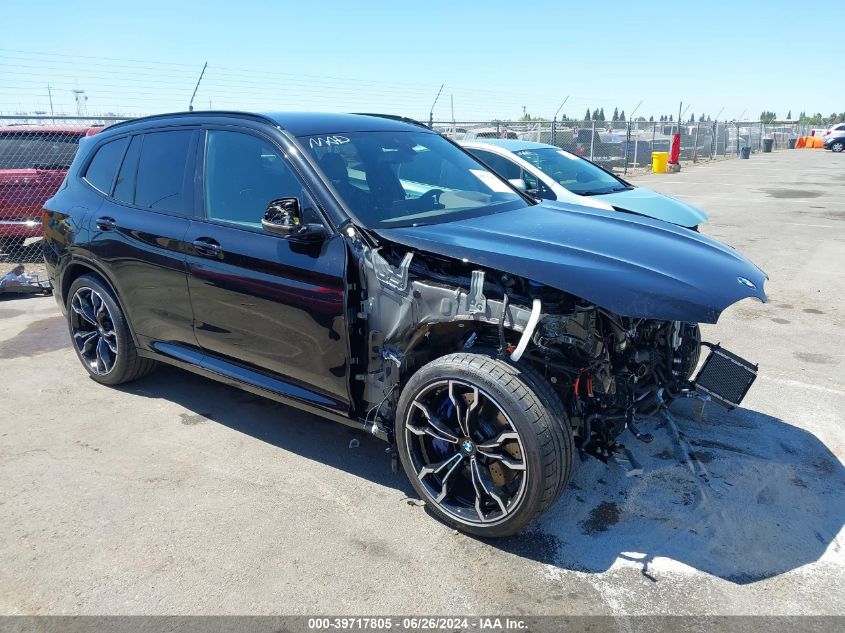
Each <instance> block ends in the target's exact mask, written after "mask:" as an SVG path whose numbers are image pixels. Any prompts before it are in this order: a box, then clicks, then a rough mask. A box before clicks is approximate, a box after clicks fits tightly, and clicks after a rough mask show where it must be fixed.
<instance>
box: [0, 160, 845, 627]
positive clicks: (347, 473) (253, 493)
mask: <svg viewBox="0 0 845 633" xmlns="http://www.w3.org/2000/svg"><path fill="white" fill-rule="evenodd" d="M843 169H845V156H837V155H831V154H830V153H825V152H821V151H793V152H780V153H775V154H767V155H755V156H754V157H753V158H752V159H751V160H750V161H738V160H734V161H726V162H717V163H713V164H709V165H702V166H697V167H690V168H686V169H685V170H684V171H683V172H681V173H680V174H676V175H667V176H652V175H648V176H640V177H637V178H636V179H635V181H636V183H637V184H639V185H642V186H648V187H651V188H654V189H656V190H659V191H662V192H666V193H670V194H671V195H676V196H678V197H681V198H684V199H685V200H688V201H690V202H692V203H694V204H697V205H699V206H701V207H702V208H704V209H705V210H707V211H708V212H709V213H710V215H711V217H710V222H709V223H708V224H706V225H705V226H704V227H703V232H705V233H708V234H710V235H713V236H714V237H716V238H718V239H721V240H723V241H725V242H727V243H729V244H732V245H734V246H736V247H737V248H739V249H740V250H741V251H742V252H743V253H745V254H746V255H747V256H749V257H750V258H751V259H752V260H754V261H755V262H756V263H758V264H759V265H760V266H762V267H763V268H764V269H765V270H766V271H767V272H768V273H769V275H770V276H771V280H770V282H769V284H768V286H767V289H768V292H769V295H770V297H771V301H770V302H769V303H767V304H765V305H764V304H760V303H757V302H750V301H747V302H743V303H740V304H738V305H735V306H733V307H731V308H730V309H728V310H727V311H726V312H725V314H724V315H723V318H722V320H721V322H720V323H719V325H717V326H708V327H705V328H704V334H705V338H707V339H709V340H713V341H721V342H722V343H723V344H724V345H725V346H726V347H727V348H729V349H732V350H733V351H735V352H736V353H738V354H740V355H741V356H744V357H746V358H749V359H751V360H753V361H754V362H759V363H760V378H759V379H758V381H757V383H756V384H755V385H754V387H753V388H752V391H751V393H750V394H749V396H748V398H747V399H746V401H745V403H744V407H743V408H742V409H740V410H737V411H734V412H732V413H729V414H728V413H726V412H724V411H722V410H720V409H719V408H718V407H716V406H712V405H711V406H710V407H708V409H707V410H706V412H705V416H704V419H703V421H702V423H700V424H698V423H696V422H695V421H694V420H693V417H692V411H691V408H690V407H687V406H683V405H682V404H679V405H677V408H676V409H675V417H676V419H677V421H678V425H679V426H680V428H681V429H682V431H683V433H684V434H685V436H686V439H687V442H688V443H689V446H690V448H691V453H692V455H693V458H694V459H693V461H692V462H691V464H692V466H693V469H694V470H691V469H690V463H688V462H687V461H686V460H683V459H681V460H679V459H678V457H677V450H676V446H675V444H674V443H673V441H672V440H671V436H670V433H669V428H668V427H667V426H666V424H665V423H663V422H661V421H659V420H655V421H653V422H652V423H650V424H645V425H644V426H646V427H648V428H646V429H645V430H647V431H649V432H651V433H653V434H654V436H655V441H654V442H653V443H651V444H647V445H646V444H641V443H638V442H637V441H636V440H635V439H634V438H632V437H630V436H629V435H626V436H625V441H626V444H627V445H628V446H629V447H630V448H631V449H632V450H633V451H634V452H635V454H636V455H637V457H638V458H639V459H640V461H641V462H642V463H643V465H644V467H645V474H644V475H643V476H642V477H639V478H628V477H625V476H624V474H623V473H622V472H621V471H620V470H619V469H617V468H615V467H607V466H605V465H603V464H601V463H599V462H597V461H595V460H589V461H586V462H583V463H580V464H578V465H577V467H576V472H575V474H574V477H573V480H572V482H571V485H570V490H569V491H568V492H567V494H565V495H564V498H563V499H561V501H560V502H559V503H558V504H556V505H555V506H554V507H553V508H552V509H551V511H550V512H549V513H548V514H547V515H546V516H545V517H544V518H543V519H542V520H541V522H540V523H539V524H538V525H536V526H535V527H534V528H533V529H532V530H531V531H530V532H528V533H527V534H524V535H520V536H519V537H515V538H511V539H505V540H500V541H490V542H488V541H482V540H478V539H473V538H469V537H467V536H463V535H461V534H458V533H456V532H454V531H452V530H450V529H447V528H446V527H444V526H443V525H441V524H439V523H438V522H436V521H435V520H434V519H432V518H431V517H430V516H429V515H428V513H427V512H426V510H425V508H424V507H423V506H422V504H421V503H420V502H419V500H417V499H415V498H414V497H413V493H412V490H411V488H410V486H409V484H408V483H407V482H406V481H405V480H404V478H403V477H402V476H401V475H397V474H392V473H391V472H390V469H389V463H388V460H387V458H386V457H385V455H384V448H385V446H384V444H382V443H381V442H379V441H377V440H375V439H373V438H371V437H367V436H365V435H364V434H361V433H358V432H356V431H353V430H350V429H347V428H345V427H341V426H339V425H335V424H332V423H330V422H326V421H323V420H321V419H319V418H316V417H313V416H310V415H307V414H304V413H301V412H299V411H296V410H294V409H290V408H286V407H283V406H280V405H277V404H274V403H272V402H268V401H264V400H262V399H260V398H257V397H254V396H251V395H248V394H245V393H242V392H239V391H236V390H234V389H231V388H228V387H225V386H222V385H220V384H216V383H212V382H209V381H205V380H203V379H200V378H198V377H195V376H193V375H190V374H187V373H183V372H180V371H178V370H175V369H168V368H163V369H162V370H161V371H159V372H157V373H156V374H154V375H152V376H150V377H149V378H147V379H145V380H143V381H139V382H138V383H135V384H132V385H128V386H126V387H123V388H118V389H111V388H107V387H102V386H99V385H97V384H95V383H94V382H92V381H90V380H88V379H87V378H86V377H85V374H84V372H83V370H82V368H80V367H79V366H78V361H77V360H76V358H75V356H74V354H73V352H72V350H71V349H70V348H69V343H68V335H67V330H66V327H65V324H64V321H63V320H62V318H61V316H60V314H59V311H58V309H57V307H56V305H55V302H54V301H53V300H52V299H51V298H29V299H8V298H7V299H4V300H0V363H2V364H0V368H2V379H0V481H2V482H3V485H2V486H0V526H2V527H3V532H4V538H3V540H2V541H0V613H1V614H223V613H225V614H238V613H242V614H245V613H262V614H274V613H300V614H309V613H311V614H313V613H336V614H339V613H343V614H374V613H389V614H397V615H398V614H410V613H427V614H447V615H454V614H459V613H512V614H570V615H574V614H672V615H682V614H763V613H765V614H772V613H778V614H840V615H841V614H845V607H843V603H842V600H841V597H842V596H843V595H845V552H843V545H845V541H843V532H842V528H843V524H845V468H843V457H845V431H843V428H842V412H843V411H845V372H843V364H845V335H843V331H845V330H843V315H845V300H843V297H845V210H844V209H843V203H842V200H843V199H845V184H843V181H842V178H841V174H842V173H843ZM2 265H3V264H2V263H0V266H2ZM0 272H2V270H0ZM353 438H359V439H360V445H359V446H358V447H357V448H350V440H351V439H353Z"/></svg>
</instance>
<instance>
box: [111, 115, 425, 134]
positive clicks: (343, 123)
mask: <svg viewBox="0 0 845 633" xmlns="http://www.w3.org/2000/svg"><path fill="white" fill-rule="evenodd" d="M208 118H226V119H237V118H246V119H251V120H253V121H254V120H256V119H258V120H262V121H265V122H267V123H270V124H276V125H278V126H280V127H282V128H283V129H284V130H286V131H288V132H290V133H291V134H293V135H294V136H311V135H313V134H338V133H344V132H378V131H388V132H389V131H406V132H407V131H412V130H413V131H417V132H419V131H423V130H425V129H427V128H423V127H420V126H419V125H415V124H411V123H405V122H403V121H399V120H397V119H396V118H395V117H388V116H384V117H382V116H371V115H364V114H340V113H330V112H238V111H217V110H195V111H193V112H172V113H169V114H156V115H153V116H148V117H143V118H140V119H131V120H129V121H124V122H122V123H118V124H116V125H112V126H110V128H109V130H115V129H123V128H125V127H128V126H132V125H134V124H136V123H139V124H140V123H144V122H151V123H152V122H167V123H168V124H175V123H177V122H179V121H180V120H184V119H200V120H202V119H208Z"/></svg>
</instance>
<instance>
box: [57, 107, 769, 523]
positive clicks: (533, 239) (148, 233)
mask: <svg viewBox="0 0 845 633" xmlns="http://www.w3.org/2000/svg"><path fill="white" fill-rule="evenodd" d="M42 220H43V225H44V230H45V235H46V239H45V258H46V262H47V266H48V270H49V274H50V277H51V280H52V282H53V287H54V293H55V296H56V299H57V300H58V302H59V304H60V306H61V307H62V309H63V310H64V311H65V313H66V315H67V320H68V325H69V330H70V336H71V338H72V340H73V345H74V348H75V350H76V353H77V355H78V356H79V359H80V361H81V362H82V365H83V366H84V367H85V369H86V371H88V373H89V374H90V375H91V377H92V378H93V379H94V380H95V381H96V382H99V383H102V384H106V385H117V384H120V383H125V382H128V381H130V380H135V379H138V378H141V377H142V376H144V375H146V374H147V373H149V372H150V371H152V370H153V369H154V368H155V366H156V365H157V364H158V363H160V362H164V363H169V364H172V365H176V366H178V367H182V368H185V369H188V370H190V371H193V372H197V373H199V374H202V375H204V376H207V377H209V378H212V379H215V380H220V381H224V382H226V383H229V384H234V385H238V386H240V387H241V388H243V389H246V390H248V391H251V392H253V393H256V394H260V395H263V396H266V397H269V398H273V399H276V400H278V401H281V402H284V403H287V404H289V405H292V406H296V407H300V408H303V409H306V410H308V411H311V412H314V413H317V414H319V415H322V416H326V417H329V418H332V419H334V420H336V421H338V422H342V423H344V424H348V425H352V426H354V427H358V428H363V429H366V430H368V431H369V432H372V434H374V435H376V436H377V437H379V438H382V439H384V440H386V441H388V442H389V443H390V445H391V446H392V447H393V449H394V451H393V454H394V455H395V456H396V458H398V460H399V461H400V462H401V464H402V467H403V468H404V470H405V472H406V473H407V475H408V477H409V478H410V480H411V482H412V483H413V485H414V487H415V489H416V490H417V492H418V493H419V494H420V495H421V497H422V498H423V499H425V501H426V502H427V503H428V504H429V505H430V506H431V507H432V509H433V511H434V512H435V513H436V514H437V516H439V517H440V518H441V519H442V520H444V521H446V522H447V523H449V524H451V525H453V526H455V527H457V528H459V529H461V530H464V531H466V532H470V533H473V534H479V535H485V536H503V535H507V534H512V533H514V532H516V531H518V530H520V529H521V528H522V527H524V526H525V525H527V524H528V523H529V522H530V521H532V520H533V519H534V518H536V517H537V516H539V515H540V514H541V513H542V512H544V511H545V510H546V509H547V508H549V506H550V505H551V504H552V503H554V501H555V500H556V499H557V498H558V496H559V495H560V494H561V493H562V492H563V490H564V489H565V487H566V483H567V480H568V478H569V475H570V471H571V468H572V466H573V460H574V456H575V455H576V453H577V454H580V455H581V456H582V457H586V456H588V455H592V456H595V457H598V458H600V459H602V460H605V461H607V460H609V459H613V458H614V456H618V455H620V452H621V451H623V450H624V451H627V449H624V447H623V446H622V445H621V444H620V442H619V437H620V434H622V433H623V432H624V431H625V430H626V429H631V430H636V426H635V425H636V424H637V420H638V419H639V418H647V417H648V416H650V415H653V414H654V413H656V412H657V411H660V410H665V408H666V407H668V405H669V404H670V403H671V402H672V400H673V399H675V398H678V397H689V396H701V397H704V396H706V397H708V398H710V399H713V400H715V401H717V402H719V403H721V404H724V405H725V406H727V407H734V406H737V405H738V404H739V402H740V401H741V399H742V397H743V396H744V395H745V393H746V391H747V390H748V388H749V387H750V385H751V382H752V381H753V379H754V375H755V373H756V368H755V367H754V366H752V365H750V364H748V363H747V362H745V361H743V360H742V359H739V358H738V357H736V356H734V355H732V354H730V353H729V352H726V351H724V350H722V349H721V348H718V346H711V347H714V348H715V349H713V350H712V351H711V352H710V355H709V356H708V358H707V360H706V361H705V362H704V363H703V364H702V367H701V369H700V371H699V373H698V375H697V376H696V377H695V379H692V378H691V377H692V376H693V373H694V370H695V368H696V365H697V364H699V354H700V350H701V346H702V345H708V344H706V343H702V342H701V340H700V335H699V329H698V326H697V323H699V322H715V321H716V319H717V318H718V316H719V314H720V313H721V311H722V310H724V309H725V308H726V307H727V306H728V305H730V304H732V303H734V302H736V301H739V300H740V299H744V298H746V297H756V298H758V299H761V300H765V294H764V292H763V283H764V281H765V275H764V273H763V272H762V271H760V270H759V269H758V268H757V267H756V266H754V265H753V264H751V263H750V262H749V261H748V260H746V259H745V258H743V257H742V256H741V255H739V254H738V253H737V252H736V251H735V250H733V249H731V248H729V247H726V246H723V245H721V244H719V243H718V242H715V241H713V240H711V239H709V238H707V237H705V236H702V235H699V234H697V233H693V232H691V231H688V230H686V229H683V228H680V227H676V226H672V225H668V224H663V223H660V222H658V221H655V220H651V219H648V218H642V217H638V216H628V215H625V214H620V213H615V212H604V211H599V210H596V209H586V208H582V207H575V206H568V205H562V204H558V203H550V202H543V203H540V202H539V201H537V200H534V199H532V198H530V197H527V196H526V195H525V194H523V193H521V192H520V191H518V190H516V189H515V188H514V187H513V186H512V185H511V184H510V183H508V182H507V181H504V180H502V179H500V178H499V177H497V176H496V175H494V174H493V173H492V172H490V171H489V170H488V169H487V168H486V167H485V166H484V165H483V164H482V163H480V162H478V161H477V160H476V159H474V158H473V157H471V156H470V155H469V154H467V153H466V152H464V151H463V150H462V149H460V148H459V147H458V146H456V145H455V144H453V143H452V142H451V141H449V140H448V139H446V138H444V137H442V136H440V135H438V134H437V133H435V132H433V131H431V130H429V129H428V128H426V127H424V126H422V125H420V124H417V123H414V122H411V121H406V120H399V119H397V118H396V117H388V116H377V115H346V114H298V113H288V114H248V113H237V112H193V113H182V114H172V115H160V116H154V117H149V118H144V119H137V120H133V121H128V122H126V123H121V124H118V125H114V126H112V127H110V128H108V129H106V130H105V131H103V132H102V133H100V134H97V135H96V136H92V137H89V138H87V139H84V140H83V141H82V143H81V147H80V151H79V152H78V154H77V156H76V159H75V160H74V162H73V165H72V166H71V168H70V170H69V172H68V174H67V176H66V178H65V181H64V182H63V184H62V186H61V187H60V189H59V191H58V192H57V193H56V194H55V196H53V198H51V199H50V200H48V201H47V202H46V203H45V207H44V211H43V214H42ZM634 434H635V435H636V436H637V437H639V438H640V439H644V438H645V437H646V434H643V433H640V432H638V431H637V432H635V433H634ZM628 457H630V458H631V459H633V456H632V455H630V451H628ZM627 463H630V459H629V460H628V462H627Z"/></svg>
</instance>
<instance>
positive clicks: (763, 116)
mask: <svg viewBox="0 0 845 633" xmlns="http://www.w3.org/2000/svg"><path fill="white" fill-rule="evenodd" d="M777 118H778V115H777V114H775V113H774V112H771V111H769V110H763V111H762V112H761V113H760V120H761V121H762V122H763V123H772V122H773V121H775V120H776V119H777Z"/></svg>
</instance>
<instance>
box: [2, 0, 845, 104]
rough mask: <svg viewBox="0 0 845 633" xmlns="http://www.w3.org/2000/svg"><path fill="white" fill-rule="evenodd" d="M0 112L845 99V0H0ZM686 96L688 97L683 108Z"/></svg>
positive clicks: (823, 101) (815, 101)
mask: <svg viewBox="0 0 845 633" xmlns="http://www.w3.org/2000/svg"><path fill="white" fill-rule="evenodd" d="M2 15H3V28H2V31H3V38H2V40H0V112H5V113H10V112H13V111H18V110H26V111H32V110H34V109H39V110H45V109H47V110H48V109H49V102H48V98H47V90H46V86H47V84H50V85H51V86H52V91H53V101H54V107H55V109H56V111H64V112H66V113H75V111H76V106H75V102H74V97H73V94H72V92H71V91H72V90H73V89H75V88H78V89H82V90H84V91H85V94H86V96H87V97H88V101H87V107H88V111H89V112H106V111H118V112H127V113H133V114H142V113H147V112H160V111H169V110H174V109H185V108H186V106H187V103H188V99H189V98H190V95H191V92H192V90H193V84H194V83H195V81H196V78H197V76H198V74H199V71H200V68H201V67H202V64H203V62H204V61H206V60H207V61H208V64H209V68H208V71H207V73H206V77H205V79H204V80H203V83H202V85H201V87H200V90H199V92H198V94H197V99H196V101H195V106H196V107H199V108H207V107H209V104H211V106H212V107H215V108H243V109H313V110H347V111H362V110H363V111H383V112H394V113H401V114H406V115H409V116H414V117H419V118H427V116H428V111H429V108H430V106H431V102H432V101H433V100H434V96H435V94H436V92H437V89H438V88H439V86H440V84H441V83H444V84H445V88H444V90H443V94H442V95H441V97H440V100H439V102H438V104H437V107H436V108H435V118H436V119H444V120H445V119H449V118H450V116H451V114H450V98H452V97H453V98H454V108H455V116H456V118H457V119H459V120H460V119H485V118H491V117H498V118H516V117H519V116H520V115H521V114H522V106H526V108H527V111H528V112H529V113H531V114H533V115H535V116H546V117H551V116H552V115H553V114H554V112H555V110H556V109H557V107H558V105H560V102H561V101H562V100H563V99H564V97H566V96H567V95H570V98H569V102H568V103H567V104H566V107H565V108H564V112H565V113H566V114H568V115H569V116H570V117H581V116H582V115H583V113H584V110H585V109H586V108H588V107H589V108H594V107H599V106H601V107H604V109H605V114H606V115H607V116H608V117H609V116H610V114H611V112H612V110H613V108H614V107H616V106H618V107H619V108H620V109H624V110H625V111H626V113H627V114H628V115H630V113H631V111H632V110H633V108H634V107H635V106H636V105H637V103H638V102H639V101H640V100H642V101H643V104H642V106H641V107H640V110H639V111H638V112H637V114H638V115H640V114H641V115H644V116H646V117H648V116H649V115H652V114H653V115H655V116H657V115H659V114H663V113H667V114H668V113H674V114H675V115H677V109H678V102H679V101H681V100H683V101H684V103H685V104H687V103H689V104H690V110H689V111H688V112H687V115H686V116H689V114H690V113H692V112H694V113H695V114H696V116H698V115H699V114H702V113H704V114H709V115H711V116H715V115H716V113H717V112H718V111H719V110H720V109H722V108H723V107H724V111H723V113H722V115H721V116H720V118H722V119H724V118H728V119H732V118H735V117H737V116H739V115H740V113H741V112H742V111H745V112H746V117H748V116H751V117H753V118H756V117H757V116H758V115H759V113H760V111H761V110H764V109H767V110H774V111H775V112H776V113H777V114H778V115H779V116H780V117H784V116H786V114H787V111H788V110H791V111H792V114H793V116H797V115H798V112H799V111H800V110H806V111H807V112H808V113H811V112H817V111H818V112H821V113H822V114H824V115H828V114H830V113H831V112H842V111H845V82H843V81H842V77H843V66H845V48H843V31H842V29H843V26H845V1H843V0H820V1H818V2H814V3H798V2H789V3H787V2H757V1H750V2H742V1H737V2H726V1H722V0H715V1H711V2H702V3H694V4H691V3H687V2H671V3H670V2H646V3H643V2H625V3H616V2H605V3H594V2H585V1H583V0H581V1H577V2H573V3H564V2H560V1H557V2H553V1H545V0H543V1H537V2H521V3H520V2H513V1H511V2H497V1H491V0H487V1H476V0H471V1H467V2H456V1H454V0H453V1H451V2H442V1H440V0H433V1H430V2H401V1H397V0H394V1H393V2H380V1H379V2H349V1H345V2H336V1H320V0H311V1H310V2H303V1H299V2H282V1H279V2H269V1H267V2H258V1H254V0H236V1H232V0H230V1H226V2H219V1H216V0H207V1H206V2H194V1H190V2H189V1H180V0H169V1H166V2H164V1H160V0H144V1H143V2H132V3H128V2H121V1H119V0H112V1H110V2H104V1H101V0H91V1H89V2H68V1H67V0H61V1H58V0H39V1H38V2H37V3H35V4H33V3H32V2H31V1H30V0H26V1H21V0H5V1H4V2H3V9H2ZM685 107H686V106H685Z"/></svg>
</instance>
